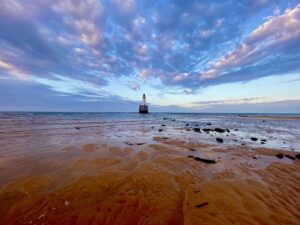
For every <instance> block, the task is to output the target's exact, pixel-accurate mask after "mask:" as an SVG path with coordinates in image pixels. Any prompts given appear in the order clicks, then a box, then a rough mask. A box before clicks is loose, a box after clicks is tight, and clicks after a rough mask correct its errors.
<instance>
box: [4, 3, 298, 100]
mask: <svg viewBox="0 0 300 225" xmlns="http://www.w3.org/2000/svg"><path fill="white" fill-rule="evenodd" d="M279 3H282V1H280V0H274V1H269V0H253V1H250V0H242V1H231V0H224V1H217V0H212V1H208V0H205V1H197V0H190V1H184V0H173V1H170V0H160V1H154V2H153V1H148V0H139V1H137V0H136V1H134V0H122V1H121V0H102V1H100V0H87V1H79V0H52V1H50V0H43V1H34V0H28V1H26V2H24V1H22V0H2V1H0V48H1V51H0V60H1V61H0V77H1V78H2V79H4V78H5V79H7V77H9V79H11V80H13V79H15V80H20V79H24V78H26V79H27V81H28V82H29V81H31V82H32V83H33V84H40V85H41V86H42V87H44V86H47V88H48V89H50V90H51V91H53V92H57V93H59V94H62V93H64V94H71V93H72V92H74V94H76V95H81V96H82V97H84V98H86V97H87V96H90V98H91V99H92V100H94V97H93V96H94V95H97V96H98V97H100V98H102V97H103V96H112V98H114V96H116V95H118V94H119V93H118V92H119V90H112V92H111V93H107V92H105V91H104V87H105V86H107V85H109V84H111V83H112V82H116V80H118V78H126V79H124V80H130V81H131V82H130V83H129V84H128V83H126V84H123V86H126V87H130V88H132V89H133V90H136V91H138V90H142V88H143V87H144V86H146V85H148V86H151V85H152V86H153V84H152V83H151V82H152V80H154V79H158V80H160V85H157V86H156V87H155V88H156V89H159V90H166V89H168V90H170V89H172V88H174V90H180V91H178V92H176V91H173V92H174V93H175V92H176V93H177V94H194V93H197V91H198V90H199V89H201V88H205V87H208V86H211V85H216V84H222V83H230V82H237V81H248V80H252V79H256V78H260V77H263V76H270V75H274V74H285V73H288V72H292V71H294V72H295V71H299V65H300V63H299V62H300V61H299V59H300V54H299V52H300V51H299V46H300V41H299V40H300V37H299V33H300V32H299V21H300V19H299V8H300V5H295V3H293V4H290V9H288V10H286V11H284V9H285V8H278V7H279V6H281V5H280V4H279ZM282 5H283V4H282ZM285 5H286V4H285ZM285 7H286V6H285ZM271 9H272V10H271ZM268 10H269V11H270V10H271V11H273V10H275V13H274V14H273V15H271V16H270V17H268V18H267V21H265V22H263V23H262V24H259V23H258V22H257V21H260V20H259V18H256V16H258V15H259V13H262V12H265V11H268ZM280 12H282V13H280ZM253 21H254V22H253ZM252 22H253V24H255V25H256V29H254V30H253V31H252V32H250V33H249V34H248V35H247V34H245V30H246V28H245V27H246V26H247V25H248V24H249V23H250V24H252ZM11 82H13V81H11ZM16 82H17V81H16ZM153 87H154V86H153ZM20 90H21V89H20ZM113 91H114V92H113Z"/></svg>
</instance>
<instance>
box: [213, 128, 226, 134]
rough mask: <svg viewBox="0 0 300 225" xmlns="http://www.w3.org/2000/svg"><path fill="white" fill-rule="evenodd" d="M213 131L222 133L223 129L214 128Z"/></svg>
mask: <svg viewBox="0 0 300 225" xmlns="http://www.w3.org/2000/svg"><path fill="white" fill-rule="evenodd" d="M215 132H218V133H224V132H225V130H224V129H222V128H215Z"/></svg>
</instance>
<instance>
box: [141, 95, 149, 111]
mask: <svg viewBox="0 0 300 225" xmlns="http://www.w3.org/2000/svg"><path fill="white" fill-rule="evenodd" d="M139 113H148V105H147V104H146V95H145V94H143V100H142V104H141V105H140V108H139Z"/></svg>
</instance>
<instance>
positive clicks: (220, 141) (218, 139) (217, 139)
mask: <svg viewBox="0 0 300 225" xmlns="http://www.w3.org/2000/svg"><path fill="white" fill-rule="evenodd" d="M216 141H217V142H219V143H223V142H224V140H223V138H216Z"/></svg>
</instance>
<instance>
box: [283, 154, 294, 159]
mask: <svg viewBox="0 0 300 225" xmlns="http://www.w3.org/2000/svg"><path fill="white" fill-rule="evenodd" d="M284 156H285V157H286V158H288V159H291V160H295V159H296V158H295V157H294V156H291V155H287V154H285V155H284Z"/></svg>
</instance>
